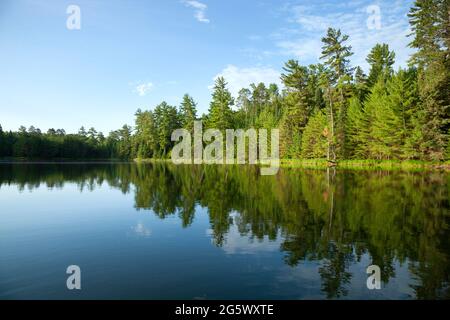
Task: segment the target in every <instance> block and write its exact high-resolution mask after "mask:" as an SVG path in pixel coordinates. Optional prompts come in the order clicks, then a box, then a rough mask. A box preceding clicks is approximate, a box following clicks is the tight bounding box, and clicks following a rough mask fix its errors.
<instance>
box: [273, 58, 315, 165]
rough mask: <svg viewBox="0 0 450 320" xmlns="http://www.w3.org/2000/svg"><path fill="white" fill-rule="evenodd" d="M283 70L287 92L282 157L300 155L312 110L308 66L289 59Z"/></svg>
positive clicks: (282, 123) (281, 134)
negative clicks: (302, 137) (305, 129)
mask: <svg viewBox="0 0 450 320" xmlns="http://www.w3.org/2000/svg"><path fill="white" fill-rule="evenodd" d="M283 70H284V73H283V74H282V75H281V80H282V81H283V84H284V85H285V87H286V90H287V93H286V96H285V99H284V101H283V116H282V118H281V121H280V153H281V156H282V157H299V156H300V152H301V136H302V132H303V129H304V128H305V126H306V123H307V121H308V117H309V114H310V112H311V108H310V104H309V101H310V95H309V92H308V87H307V84H308V68H306V67H304V66H301V65H299V63H298V61H294V60H289V61H288V62H287V63H286V65H285V67H284V68H283Z"/></svg>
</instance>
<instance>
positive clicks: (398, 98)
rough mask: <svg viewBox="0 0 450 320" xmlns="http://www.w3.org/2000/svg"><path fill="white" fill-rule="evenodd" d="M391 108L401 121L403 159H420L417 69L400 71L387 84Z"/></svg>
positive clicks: (399, 128)
mask: <svg viewBox="0 0 450 320" xmlns="http://www.w3.org/2000/svg"><path fill="white" fill-rule="evenodd" d="M387 94H388V96H387V102H388V106H389V108H391V109H392V111H393V112H394V113H395V114H396V116H397V117H398V118H399V119H400V122H401V125H400V127H398V128H397V134H398V135H399V137H400V138H401V142H400V145H401V154H402V155H401V157H402V158H407V159H411V158H418V157H419V152H420V143H421V142H422V139H421V135H420V134H419V133H420V130H419V129H420V122H419V121H420V116H421V113H420V110H419V106H418V102H419V101H418V92H417V72H416V70H415V69H409V70H399V71H398V72H397V73H396V74H395V75H394V76H393V77H392V78H391V79H390V80H389V81H388V83H387Z"/></svg>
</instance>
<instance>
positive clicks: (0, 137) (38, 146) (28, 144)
mask: <svg viewBox="0 0 450 320" xmlns="http://www.w3.org/2000/svg"><path fill="white" fill-rule="evenodd" d="M127 129H128V128H127ZM127 141H128V140H127V139H125V137H124V134H123V130H117V131H114V132H111V133H110V134H109V136H108V137H106V138H105V137H104V136H103V134H102V133H101V132H100V133H97V131H96V130H95V129H94V128H91V129H89V131H87V132H86V130H85V129H84V128H83V127H82V128H81V129H80V130H79V132H78V133H77V134H66V132H65V131H64V130H63V129H58V130H55V129H49V130H48V131H47V132H46V133H42V132H41V130H39V129H37V128H34V127H33V126H31V127H30V128H29V129H28V130H27V129H26V128H25V127H23V126H22V127H20V128H19V131H18V132H12V131H9V132H4V131H3V130H2V127H1V126H0V157H6V158H8V157H15V158H27V159H111V158H120V157H121V156H120V150H121V148H122V147H123V145H124V144H129V142H127Z"/></svg>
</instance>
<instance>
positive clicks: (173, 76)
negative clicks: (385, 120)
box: [0, 0, 412, 133]
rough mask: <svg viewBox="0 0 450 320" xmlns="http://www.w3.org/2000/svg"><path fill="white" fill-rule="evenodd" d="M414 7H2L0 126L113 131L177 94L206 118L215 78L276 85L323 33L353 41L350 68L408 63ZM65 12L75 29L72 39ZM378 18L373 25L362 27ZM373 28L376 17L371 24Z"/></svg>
mask: <svg viewBox="0 0 450 320" xmlns="http://www.w3.org/2000/svg"><path fill="white" fill-rule="evenodd" d="M411 4H412V0H390V1H385V0H378V1H377V0H348V1H337V0H332V1H330V0H328V1H325V0H314V1H309V0H297V1H280V0H246V1H242V0H199V1H193V0H159V1H156V0H127V1H125V0H71V1H65V0H2V1H0V124H1V125H2V127H3V129H4V130H5V129H6V130H10V129H11V130H17V128H18V127H19V126H20V125H25V126H26V127H29V126H30V125H34V126H36V127H39V128H41V129H42V130H44V131H46V130H47V129H48V128H65V129H66V131H67V132H76V131H77V130H78V128H79V127H80V126H82V125H84V126H85V127H87V128H88V127H91V126H94V127H95V128H96V129H97V130H100V131H103V132H105V133H108V132H109V131H110V130H114V129H117V128H119V127H121V126H122V125H123V124H124V123H127V124H133V121H134V112H135V111H136V110H137V109H138V108H141V109H153V108H154V106H155V105H157V104H158V103H160V102H161V101H163V100H166V101H167V102H168V103H170V104H174V105H178V104H179V102H180V100H181V97H182V96H183V94H184V93H189V94H190V95H192V96H193V97H194V99H195V100H196V101H197V102H198V109H199V113H203V112H206V111H207V110H208V106H209V101H210V95H211V91H210V89H209V87H210V86H211V85H212V84H213V82H214V78H215V77H217V76H218V75H223V76H225V78H226V79H227V81H228V83H229V86H230V89H231V91H232V92H233V93H234V94H235V93H236V92H237V90H238V89H239V88H240V87H243V86H248V84H249V83H251V82H257V81H258V82H259V81H262V82H266V83H270V82H276V83H279V74H280V72H281V70H282V66H283V64H284V62H286V61H287V60H288V59H292V58H294V59H298V60H299V61H300V62H301V63H302V64H310V63H316V62H318V57H319V56H320V47H321V43H320V39H321V37H322V36H323V35H324V34H325V32H326V29H327V28H328V26H332V27H335V28H341V29H342V30H343V32H344V33H346V34H348V35H349V36H350V44H351V45H352V46H353V50H354V52H355V55H354V56H353V57H352V63H353V64H354V65H361V66H362V67H364V68H365V69H366V70H367V64H366V62H365V57H366V56H367V53H368V52H369V50H370V49H371V48H372V47H373V45H374V44H375V43H377V42H385V43H388V44H389V45H390V46H391V48H392V49H394V50H395V51H396V54H397V67H399V66H405V65H406V62H407V59H408V57H409V55H410V54H411V52H412V51H411V49H409V48H407V44H408V42H409V40H410V39H408V38H407V37H406V35H407V34H408V33H410V30H409V25H408V20H407V16H406V14H407V12H408V10H409V7H410V6H411ZM69 5H77V6H78V7H79V8H80V10H81V29H80V30H69V29H68V28H67V27H66V20H67V18H68V17H69V15H70V14H67V13H66V10H67V7H68V6H69ZM373 5H376V6H378V8H379V9H380V15H379V16H380V19H381V20H380V22H381V25H380V28H373V24H372V27H369V26H368V24H367V20H368V19H369V18H370V15H371V14H373V13H376V12H375V11H373V10H372V11H370V10H369V11H370V12H368V7H369V6H373ZM370 21H372V20H370Z"/></svg>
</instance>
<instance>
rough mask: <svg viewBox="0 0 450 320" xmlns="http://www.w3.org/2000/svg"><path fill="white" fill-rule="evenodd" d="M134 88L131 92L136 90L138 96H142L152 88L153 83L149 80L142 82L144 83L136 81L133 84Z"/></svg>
mask: <svg viewBox="0 0 450 320" xmlns="http://www.w3.org/2000/svg"><path fill="white" fill-rule="evenodd" d="M133 85H134V86H135V87H134V90H133V92H136V93H137V94H138V95H139V96H140V97H144V96H146V95H147V93H149V92H150V91H151V90H152V89H153V83H151V82H144V83H137V84H133Z"/></svg>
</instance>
